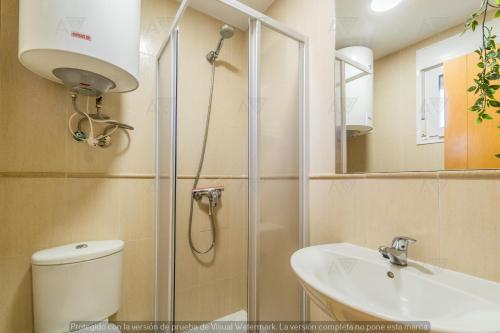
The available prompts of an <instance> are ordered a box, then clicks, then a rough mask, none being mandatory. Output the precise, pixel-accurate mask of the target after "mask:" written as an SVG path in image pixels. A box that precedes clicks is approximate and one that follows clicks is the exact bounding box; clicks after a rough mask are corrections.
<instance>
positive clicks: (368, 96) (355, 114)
mask: <svg viewBox="0 0 500 333" xmlns="http://www.w3.org/2000/svg"><path fill="white" fill-rule="evenodd" d="M337 52H339V53H341V54H342V55H344V56H346V57H347V58H349V59H352V60H354V61H356V62H358V63H360V64H362V65H364V66H366V67H368V68H369V69H371V70H373V51H372V50H371V49H369V48H367V47H364V46H351V47H346V48H343V49H340V50H337ZM345 79H346V85H345V96H346V125H347V131H348V132H349V134H350V135H362V134H366V133H368V132H370V131H371V130H372V129H373V73H372V74H366V75H363V73H362V71H361V70H359V69H357V68H354V67H352V66H351V65H349V64H346V67H345Z"/></svg>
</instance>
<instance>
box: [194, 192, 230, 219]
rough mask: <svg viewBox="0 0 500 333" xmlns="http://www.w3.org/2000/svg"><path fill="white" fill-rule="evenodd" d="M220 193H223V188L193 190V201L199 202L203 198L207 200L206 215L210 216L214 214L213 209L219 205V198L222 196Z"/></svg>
mask: <svg viewBox="0 0 500 333" xmlns="http://www.w3.org/2000/svg"><path fill="white" fill-rule="evenodd" d="M222 191H224V186H222V185H221V186H215V187H206V188H195V189H193V190H192V195H193V198H194V199H195V200H197V201H198V200H201V199H202V198H203V197H207V198H208V215H209V216H212V215H213V214H214V210H215V208H217V206H218V204H219V200H220V197H221V196H222Z"/></svg>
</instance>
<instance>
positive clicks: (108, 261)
mask: <svg viewBox="0 0 500 333" xmlns="http://www.w3.org/2000/svg"><path fill="white" fill-rule="evenodd" d="M123 245H124V244H123V241H121V240H108V241H90V242H83V243H76V244H69V245H64V246H59V247H55V248H52V249H46V250H42V251H38V252H36V253H35V254H33V256H32V257H31V265H32V271H33V273H32V274H33V312H34V321H35V332H36V333H64V332H70V331H71V332H73V331H75V332H78V333H83V332H103V333H111V332H113V333H115V332H120V330H119V329H118V327H116V326H114V325H112V324H110V323H106V321H107V318H108V317H109V316H111V315H113V314H114V313H116V312H117V311H118V309H119V307H120V302H121V289H122V268H123V263H122V262H123ZM76 322H78V324H79V325H80V327H78V328H77V327H76V326H77V325H75V323H76ZM82 322H83V323H82ZM71 323H73V326H72V327H70V325H71ZM92 323H94V325H95V326H94V328H98V329H93V328H92V327H87V328H82V327H81V326H85V325H92Z"/></svg>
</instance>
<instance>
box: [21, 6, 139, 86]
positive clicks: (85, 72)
mask: <svg viewBox="0 0 500 333" xmlns="http://www.w3.org/2000/svg"><path fill="white" fill-rule="evenodd" d="M19 6H20V7H19V53H18V55H19V60H20V61H21V63H22V64H23V65H24V66H25V67H26V68H28V69H29V70H31V71H33V72H35V73H36V74H38V75H41V76H43V77H45V78H47V79H49V80H52V81H55V82H58V83H62V84H64V85H66V86H67V87H68V88H69V89H71V90H72V91H75V92H78V93H80V94H83V95H89V96H100V95H102V94H103V93H106V92H126V91H131V90H134V89H137V87H138V86H139V81H138V74H139V37H140V13H141V1H140V0H20V5H19Z"/></svg>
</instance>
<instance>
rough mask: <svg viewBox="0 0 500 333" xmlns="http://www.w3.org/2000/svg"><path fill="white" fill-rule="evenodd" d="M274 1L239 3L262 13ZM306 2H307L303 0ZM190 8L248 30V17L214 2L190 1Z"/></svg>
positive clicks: (260, 0) (246, 1) (263, 0)
mask: <svg viewBox="0 0 500 333" xmlns="http://www.w3.org/2000/svg"><path fill="white" fill-rule="evenodd" d="M273 1H274V0H239V2H241V3H243V4H245V5H247V6H249V7H252V8H253V9H255V10H258V11H259V12H262V13H264V12H265V11H266V10H267V9H268V8H269V6H271V4H272V3H273ZM303 1H307V0H303ZM189 6H190V7H192V8H194V9H196V10H198V11H200V12H202V13H205V14H207V15H209V16H212V17H215V18H216V19H218V20H220V21H223V22H225V23H228V24H230V25H232V26H235V27H237V28H239V29H241V30H246V29H248V17H247V16H245V15H244V14H242V13H240V12H238V11H237V10H235V9H232V8H230V7H228V6H226V5H223V4H221V3H220V2H219V1H216V0H191V3H190V5H189Z"/></svg>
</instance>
